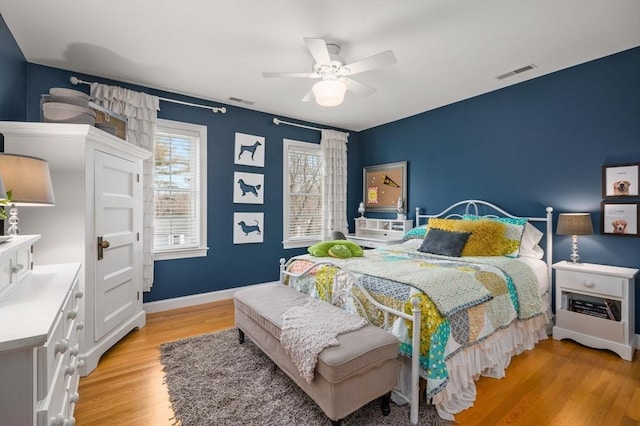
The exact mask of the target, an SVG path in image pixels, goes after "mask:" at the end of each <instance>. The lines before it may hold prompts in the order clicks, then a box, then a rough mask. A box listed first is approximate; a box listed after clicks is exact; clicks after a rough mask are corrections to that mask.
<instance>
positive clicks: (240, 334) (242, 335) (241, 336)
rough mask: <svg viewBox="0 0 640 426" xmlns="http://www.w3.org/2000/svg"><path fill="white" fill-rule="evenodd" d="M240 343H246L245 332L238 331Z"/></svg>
mask: <svg viewBox="0 0 640 426" xmlns="http://www.w3.org/2000/svg"><path fill="white" fill-rule="evenodd" d="M238 341H239V342H240V344H243V343H244V331H242V330H240V329H238Z"/></svg>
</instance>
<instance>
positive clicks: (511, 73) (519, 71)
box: [496, 64, 536, 80]
mask: <svg viewBox="0 0 640 426" xmlns="http://www.w3.org/2000/svg"><path fill="white" fill-rule="evenodd" d="M535 67H536V66H535V65H534V64H529V65H525V66H524V67H521V68H518V69H515V70H513V71H509V72H506V73H504V74H501V75H499V76H497V77H496V78H497V79H498V80H504V79H505V78H509V77H513V76H514V75H518V74H522V73H523V72H527V71H531V70H532V69H534V68H535Z"/></svg>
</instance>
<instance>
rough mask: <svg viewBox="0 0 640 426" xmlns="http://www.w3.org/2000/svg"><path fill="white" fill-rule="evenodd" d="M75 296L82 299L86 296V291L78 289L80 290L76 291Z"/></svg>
mask: <svg viewBox="0 0 640 426" xmlns="http://www.w3.org/2000/svg"><path fill="white" fill-rule="evenodd" d="M74 297H75V298H76V299H82V298H83V297H84V293H83V292H82V290H78V291H76V293H75V295H74Z"/></svg>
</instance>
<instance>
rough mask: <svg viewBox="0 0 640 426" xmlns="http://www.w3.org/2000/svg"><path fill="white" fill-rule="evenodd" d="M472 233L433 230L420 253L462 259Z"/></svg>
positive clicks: (428, 233)
mask: <svg viewBox="0 0 640 426" xmlns="http://www.w3.org/2000/svg"><path fill="white" fill-rule="evenodd" d="M470 235H471V232H452V231H444V230H442V229H437V228H431V229H429V232H427V235H425V237H424V241H423V242H422V245H421V246H420V248H419V249H418V251H421V252H424V253H431V254H439V255H442V256H452V257H460V253H462V249H463V248H464V245H465V244H466V243H467V240H468V239H469V236H470Z"/></svg>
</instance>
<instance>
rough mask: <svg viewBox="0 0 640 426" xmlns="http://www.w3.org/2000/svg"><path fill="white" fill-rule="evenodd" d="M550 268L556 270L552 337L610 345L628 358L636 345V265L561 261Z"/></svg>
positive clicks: (602, 345)
mask: <svg viewBox="0 0 640 426" xmlns="http://www.w3.org/2000/svg"><path fill="white" fill-rule="evenodd" d="M553 269H555V271H556V325H555V327H553V338H554V339H556V340H561V339H567V338H568V339H572V340H575V341H576V342H578V343H582V344H583V345H587V346H591V347H593V348H601V349H610V350H612V351H613V352H615V353H617V354H618V355H620V357H621V358H623V359H626V360H627V361H631V359H632V358H633V351H634V349H635V347H636V336H635V276H636V275H637V274H638V269H633V268H622V267H618V266H606V265H594V264H591V263H578V264H573V263H570V262H564V261H563V262H558V263H556V264H554V265H553ZM612 314H613V319H611V318H610V317H611V315H612Z"/></svg>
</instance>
